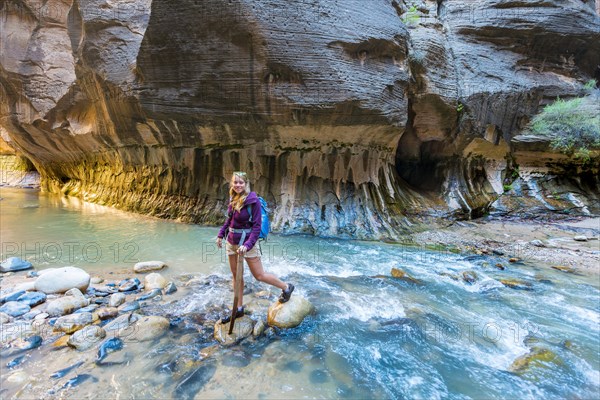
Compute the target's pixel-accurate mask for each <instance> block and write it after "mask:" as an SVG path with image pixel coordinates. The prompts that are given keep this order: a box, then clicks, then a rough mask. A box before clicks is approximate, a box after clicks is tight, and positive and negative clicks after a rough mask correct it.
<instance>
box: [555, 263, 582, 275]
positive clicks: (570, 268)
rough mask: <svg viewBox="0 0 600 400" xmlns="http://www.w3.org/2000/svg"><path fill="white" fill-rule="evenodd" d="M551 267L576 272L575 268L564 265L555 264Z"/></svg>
mask: <svg viewBox="0 0 600 400" xmlns="http://www.w3.org/2000/svg"><path fill="white" fill-rule="evenodd" d="M552 269H555V270H557V271H561V272H566V273H568V274H576V273H577V270H576V269H575V268H572V267H567V266H566V265H555V266H553V267H552Z"/></svg>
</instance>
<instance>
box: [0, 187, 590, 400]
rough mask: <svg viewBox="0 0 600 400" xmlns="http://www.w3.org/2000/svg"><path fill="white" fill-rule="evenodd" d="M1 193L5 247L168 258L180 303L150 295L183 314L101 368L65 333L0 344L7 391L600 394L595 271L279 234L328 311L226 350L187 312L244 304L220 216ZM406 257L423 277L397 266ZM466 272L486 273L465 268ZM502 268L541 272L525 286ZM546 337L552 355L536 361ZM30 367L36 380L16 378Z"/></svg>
mask: <svg viewBox="0 0 600 400" xmlns="http://www.w3.org/2000/svg"><path fill="white" fill-rule="evenodd" d="M0 197H1V198H2V200H0V211H1V217H0V235H1V243H2V249H1V251H2V259H5V258H7V257H10V256H19V257H21V258H26V259H28V260H29V261H31V262H32V263H33V264H34V266H35V268H36V269H38V270H39V269H44V268H48V267H60V266H67V265H74V266H77V267H80V268H83V269H85V270H86V271H88V272H89V273H90V274H91V275H95V274H98V275H103V276H107V274H108V272H110V271H115V272H118V273H120V274H123V273H124V272H126V271H131V269H132V266H133V264H134V263H135V262H138V261H148V260H161V261H164V262H166V263H167V264H168V265H169V267H168V268H167V269H166V270H164V271H161V274H162V275H164V276H165V277H167V278H168V279H171V280H173V281H174V282H176V284H177V285H178V286H180V290H179V292H178V293H179V296H180V297H179V298H178V300H177V301H171V302H168V301H167V302H164V303H160V305H158V303H157V304H156V305H151V306H149V308H148V310H149V311H148V312H149V313H152V312H154V313H158V312H160V313H163V314H167V315H169V316H170V318H171V319H172V320H173V321H172V329H171V330H170V331H169V334H168V335H166V336H165V337H163V338H162V339H160V340H157V341H155V342H152V343H143V344H135V343H133V344H126V345H125V348H124V349H123V350H122V351H120V352H117V353H114V354H111V357H113V361H115V362H113V363H112V364H108V365H106V366H102V367H99V366H97V365H95V364H94V363H93V360H94V357H95V350H90V351H89V352H88V354H86V353H85V352H79V351H77V350H73V349H69V348H60V349H52V348H51V346H42V347H40V348H38V349H35V350H33V351H31V352H30V354H28V355H27V358H26V359H25V361H24V362H22V363H21V364H20V365H19V366H18V367H16V368H8V367H7V364H8V363H9V362H10V361H11V360H12V358H0V361H1V363H2V364H1V366H0V367H1V371H2V374H1V375H2V378H0V380H1V385H0V396H1V397H2V398H11V397H15V398H42V397H48V396H50V397H57V398H103V399H104V398H198V399H200V398H202V399H204V398H260V399H279V398H288V399H296V398H352V399H355V398H384V399H401V398H425V399H442V398H444V399H447V398H449V399H494V398H531V399H533V398H536V399H537V398H546V399H552V398H555V399H563V398H580V399H591V398H599V397H600V355H599V350H600V296H599V295H600V285H599V283H598V278H597V277H588V276H583V275H574V274H566V273H564V272H561V271H557V270H553V269H551V268H549V266H544V265H536V264H532V263H529V262H526V261H525V262H520V263H516V264H509V263H508V262H507V257H506V256H496V255H473V254H456V253H453V252H449V251H441V250H440V251H432V250H427V249H425V248H419V247H418V246H417V247H416V246H404V245H400V244H386V243H379V242H360V241H346V240H336V239H323V238H314V237H307V236H281V235H277V234H271V235H270V237H269V239H268V241H267V242H266V243H264V244H263V247H262V249H263V260H264V265H265V269H266V270H267V271H270V272H273V273H275V274H276V275H278V276H280V277H281V278H282V279H283V280H284V281H286V282H293V283H294V284H295V286H296V288H297V289H296V291H295V292H294V295H295V296H303V297H305V298H306V299H308V300H309V301H310V302H311V303H312V304H313V305H314V306H315V308H316V310H317V311H316V313H315V314H314V315H312V316H309V317H308V318H307V319H306V320H305V321H304V322H303V323H302V325H300V326H299V327H298V328H295V329H289V330H285V331H273V332H271V333H270V334H269V335H267V336H263V337H261V338H258V339H256V340H248V341H246V342H242V343H241V344H240V345H236V346H233V347H228V348H225V347H221V346H215V345H216V343H217V342H216V341H215V340H214V339H213V338H212V334H211V333H212V332H211V331H210V329H209V328H207V327H206V326H207V325H206V321H200V322H198V320H197V319H198V318H200V317H198V318H197V319H196V322H197V325H194V324H193V323H191V322H190V318H189V316H190V315H192V314H193V315H196V316H202V318H205V319H211V318H217V317H218V315H219V313H221V312H222V311H225V309H224V307H225V306H226V305H229V303H230V302H231V297H232V294H231V290H230V288H229V280H230V274H229V267H228V265H227V264H226V262H225V256H224V254H223V252H222V251H221V250H218V249H217V248H216V247H215V245H214V238H215V236H216V234H217V231H218V228H215V227H202V226H197V225H188V224H182V223H178V222H173V221H163V220H158V219H154V218H149V217H144V216H139V215H135V214H131V213H126V212H122V211H117V210H114V209H111V208H107V207H103V206H99V205H93V204H89V203H85V202H81V201H79V200H77V199H73V198H66V197H60V196H57V195H49V194H43V193H40V192H38V191H36V190H31V189H9V188H1V189H0ZM498 263H500V264H502V265H505V267H506V268H505V269H504V270H501V269H498V268H496V267H495V265H496V264H498ZM392 268H399V269H401V270H403V271H405V272H406V273H407V274H409V275H410V276H412V277H414V278H415V281H413V282H411V281H409V280H402V279H394V278H392V277H391V276H390V271H391V270H392ZM466 271H473V272H475V274H476V276H477V279H476V280H475V282H473V283H468V282H467V281H466V280H464V279H462V276H463V275H462V274H463V272H466ZM130 275H131V276H134V274H133V272H131V274H130ZM191 275H193V276H195V277H196V278H195V279H196V280H199V281H200V282H202V284H201V285H199V286H194V287H193V290H190V289H189V288H186V287H185V281H186V280H188V279H190V276H191ZM245 279H246V283H247V287H248V290H249V291H253V292H258V291H262V290H269V288H268V287H267V285H264V284H260V283H256V282H255V281H254V280H253V278H252V277H251V276H250V274H249V273H248V272H247V271H246V278H245ZM501 279H516V280H518V281H519V282H525V283H527V285H530V286H525V287H522V288H525V289H528V290H518V289H514V288H510V287H507V286H505V285H504V284H502V283H501V282H500V280H501ZM2 289H4V288H2ZM186 289H187V291H186ZM271 291H272V292H273V294H274V296H273V297H272V301H273V300H274V299H276V295H277V293H276V290H275V289H272V290H271ZM142 311H143V310H142ZM253 317H255V318H258V317H262V318H265V316H264V315H262V316H260V315H253ZM178 321H179V322H178ZM180 321H184V322H180ZM203 324H204V325H203ZM48 340H49V339H48ZM208 349H210V356H209V357H206V358H202V359H201V360H200V358H199V357H198V354H201V353H202V352H206V351H208ZM540 349H543V350H544V352H543V354H544V356H543V357H537V358H536V357H535V356H532V357H531V358H529V359H527V360H528V361H524V362H523V360H526V356H527V355H528V354H529V355H532V354H535V353H536V351H537V352H538V353H539V350H540ZM519 359H520V360H522V362H521V363H520V364H519V363H517V364H515V360H519ZM80 361H83V364H82V365H81V366H79V367H78V371H77V374H79V375H86V376H87V378H86V379H85V380H84V381H82V382H81V383H79V384H78V385H77V386H74V387H65V382H66V381H67V380H68V379H70V378H73V377H74V376H75V375H76V373H75V372H73V373H72V374H70V375H66V376H65V377H64V378H62V380H61V379H58V380H56V379H53V378H50V375H51V374H52V373H53V372H55V371H57V370H59V369H61V368H65V367H68V366H70V365H74V364H77V363H78V362H80ZM21 370H22V371H23V372H24V373H25V376H27V377H28V379H13V380H11V379H9V378H8V377H9V376H10V375H11V374H15V372H16V371H21Z"/></svg>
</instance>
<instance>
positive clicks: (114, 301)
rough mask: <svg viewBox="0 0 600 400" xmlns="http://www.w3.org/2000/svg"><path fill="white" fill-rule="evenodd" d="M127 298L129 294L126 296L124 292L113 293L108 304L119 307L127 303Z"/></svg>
mask: <svg viewBox="0 0 600 400" xmlns="http://www.w3.org/2000/svg"><path fill="white" fill-rule="evenodd" d="M126 299H127V296H125V295H124V294H123V293H114V294H111V295H110V298H109V300H108V306H109V307H119V306H120V305H121V304H123V303H125V300H126Z"/></svg>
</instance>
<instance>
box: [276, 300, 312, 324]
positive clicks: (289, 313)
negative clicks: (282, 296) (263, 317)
mask: <svg viewBox="0 0 600 400" xmlns="http://www.w3.org/2000/svg"><path fill="white" fill-rule="evenodd" d="M314 311H315V307H314V306H313V305H312V304H311V303H310V302H309V301H308V300H306V299H305V298H303V297H300V296H292V297H291V298H290V300H289V301H288V302H287V303H280V302H278V301H277V302H275V303H273V304H271V306H270V307H269V310H268V311H267V323H268V324H269V325H270V326H276V327H278V328H294V327H296V326H298V325H300V324H301V323H302V321H304V318H306V317H307V316H308V315H309V314H311V313H313V312H314Z"/></svg>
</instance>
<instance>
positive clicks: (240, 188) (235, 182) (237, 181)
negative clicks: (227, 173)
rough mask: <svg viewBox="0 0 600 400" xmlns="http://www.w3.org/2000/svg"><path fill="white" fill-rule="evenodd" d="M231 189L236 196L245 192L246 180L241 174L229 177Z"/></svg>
mask: <svg viewBox="0 0 600 400" xmlns="http://www.w3.org/2000/svg"><path fill="white" fill-rule="evenodd" d="M231 188H232V189H233V191H234V192H236V193H237V194H242V193H243V192H245V191H246V180H245V176H244V175H242V174H233V176H232V177H231Z"/></svg>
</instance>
